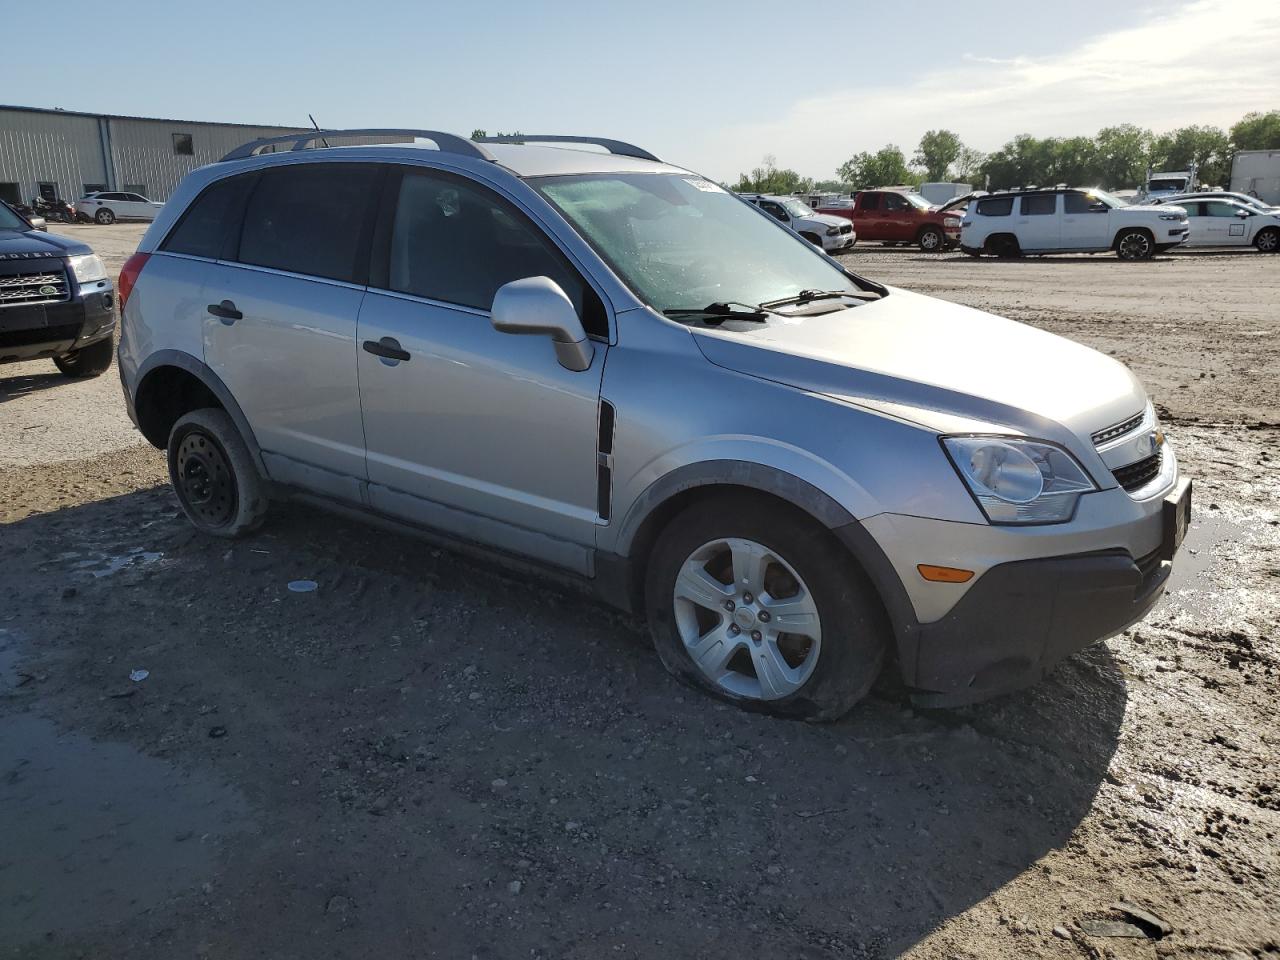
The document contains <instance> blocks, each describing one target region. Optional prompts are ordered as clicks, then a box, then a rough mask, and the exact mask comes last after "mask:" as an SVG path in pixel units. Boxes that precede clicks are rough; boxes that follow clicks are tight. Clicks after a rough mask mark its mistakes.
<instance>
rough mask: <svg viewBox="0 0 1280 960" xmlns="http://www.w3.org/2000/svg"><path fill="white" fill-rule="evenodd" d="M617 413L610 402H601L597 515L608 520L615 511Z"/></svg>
mask: <svg viewBox="0 0 1280 960" xmlns="http://www.w3.org/2000/svg"><path fill="white" fill-rule="evenodd" d="M615 415H616V413H615V411H614V409H613V404H612V403H610V402H609V401H608V400H601V401H600V428H599V433H598V436H597V438H596V513H598V514H599V515H600V519H601V520H608V519H609V515H610V513H611V511H612V509H613V424H614V417H615Z"/></svg>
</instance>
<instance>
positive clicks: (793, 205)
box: [782, 200, 813, 220]
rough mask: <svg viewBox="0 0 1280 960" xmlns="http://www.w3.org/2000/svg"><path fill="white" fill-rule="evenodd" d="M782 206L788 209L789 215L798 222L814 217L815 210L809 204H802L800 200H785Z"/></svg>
mask: <svg viewBox="0 0 1280 960" xmlns="http://www.w3.org/2000/svg"><path fill="white" fill-rule="evenodd" d="M782 205H783V206H784V207H786V208H787V213H789V214H791V215H792V216H793V217H795V218H796V219H797V220H799V219H803V218H804V217H812V216H813V208H812V207H810V206H809V205H808V204H807V203H801V202H800V201H799V200H783V201H782Z"/></svg>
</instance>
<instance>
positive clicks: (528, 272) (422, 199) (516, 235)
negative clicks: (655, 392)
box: [387, 170, 609, 336]
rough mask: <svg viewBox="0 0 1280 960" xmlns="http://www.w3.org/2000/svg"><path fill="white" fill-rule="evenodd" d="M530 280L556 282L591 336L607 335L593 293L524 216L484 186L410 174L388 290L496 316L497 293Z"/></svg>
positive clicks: (400, 204) (395, 227)
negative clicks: (534, 278) (484, 311)
mask: <svg viewBox="0 0 1280 960" xmlns="http://www.w3.org/2000/svg"><path fill="white" fill-rule="evenodd" d="M526 277H550V278H551V279H552V280H554V281H555V282H556V283H557V284H559V286H560V288H561V289H562V290H563V291H564V292H565V293H566V294H567V295H568V297H569V299H570V300H571V301H572V302H573V305H574V307H575V308H576V309H577V311H578V316H579V317H581V318H582V322H583V326H584V327H585V328H586V330H587V332H588V333H590V334H594V335H596V336H607V335H608V332H609V330H608V321H607V320H606V319H605V317H604V312H603V307H602V305H600V303H599V299H598V298H597V297H596V295H595V292H594V291H593V290H591V289H590V287H589V286H588V285H587V284H586V283H585V282H584V281H583V280H582V278H581V277H580V276H579V275H578V273H577V271H575V270H574V269H573V268H572V267H570V266H569V264H568V263H567V262H566V261H565V259H564V257H563V255H562V254H561V253H560V252H559V251H558V250H557V249H556V248H555V247H554V246H553V245H552V244H551V242H550V241H549V240H548V239H547V237H546V235H545V234H544V233H543V231H542V230H541V229H540V228H539V227H537V226H536V225H535V224H533V223H532V222H531V221H530V220H529V219H528V218H527V217H525V215H524V214H523V213H521V212H520V211H518V210H517V209H516V208H515V207H513V206H511V205H510V204H508V203H507V202H506V201H505V200H503V199H501V198H500V197H498V196H497V195H496V194H494V193H491V192H489V191H488V190H485V189H484V188H483V187H480V186H479V185H473V184H470V183H467V182H465V181H462V180H456V179H454V178H451V177H443V176H439V175H436V174H431V173H425V172H418V171H412V170H411V171H406V172H405V174H404V177H403V179H402V180H401V183H400V194H399V197H398V198H397V201H396V209H395V217H394V220H393V223H392V227H391V244H390V251H389V256H388V264H387V281H388V285H389V287H390V289H392V290H394V291H396V292H398V293H408V294H412V295H414V296H418V297H425V298H427V299H429V300H440V301H442V302H444V303H456V304H459V305H461V306H464V307H472V308H474V309H476V310H490V309H492V307H493V297H494V294H496V293H497V292H498V288H499V287H501V286H503V285H505V284H508V283H510V282H511V281H513V280H523V279H524V278H526Z"/></svg>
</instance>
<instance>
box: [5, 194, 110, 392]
mask: <svg viewBox="0 0 1280 960" xmlns="http://www.w3.org/2000/svg"><path fill="white" fill-rule="evenodd" d="M114 301H115V297H114V288H113V287H112V285H111V281H110V280H108V279H107V271H106V268H105V267H104V266H103V265H102V261H101V260H99V259H98V257H97V256H95V255H94V252H93V250H91V249H90V248H89V246H88V245H86V244H83V243H80V242H78V241H76V240H70V239H68V238H66V237H60V236H57V235H55V234H51V233H42V232H40V231H38V230H37V229H36V228H35V227H33V226H32V224H31V222H30V221H29V220H28V219H27V218H26V217H23V216H21V215H19V214H18V213H17V212H16V211H15V210H14V209H13V208H12V207H10V206H8V205H7V204H4V203H0V364H3V363H16V362H18V361H20V360H34V359H36V358H39V357H51V358H52V359H53V362H54V365H55V366H57V368H58V369H59V370H61V371H62V372H63V373H64V374H65V375H66V376H68V377H96V376H98V375H99V374H101V373H102V372H103V371H104V370H106V369H107V368H108V367H109V366H111V334H112V332H113V331H114V330H115V311H114V306H113V304H114Z"/></svg>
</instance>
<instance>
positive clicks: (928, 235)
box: [920, 227, 943, 253]
mask: <svg viewBox="0 0 1280 960" xmlns="http://www.w3.org/2000/svg"><path fill="white" fill-rule="evenodd" d="M942 244H943V239H942V231H940V230H935V229H933V228H932V227H930V228H928V229H926V230H923V231H921V233H920V249H921V250H923V251H924V252H925V253H935V252H937V251H938V250H941V249H942Z"/></svg>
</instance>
